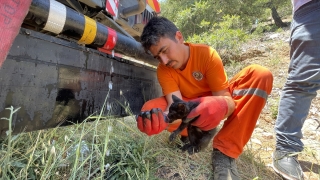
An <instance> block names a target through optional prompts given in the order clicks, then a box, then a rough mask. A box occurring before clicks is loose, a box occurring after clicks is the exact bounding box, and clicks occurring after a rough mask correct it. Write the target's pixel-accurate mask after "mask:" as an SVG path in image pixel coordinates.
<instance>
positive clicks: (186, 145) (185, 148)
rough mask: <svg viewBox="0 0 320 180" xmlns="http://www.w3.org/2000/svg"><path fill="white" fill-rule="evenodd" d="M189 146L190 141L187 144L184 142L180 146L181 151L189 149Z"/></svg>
mask: <svg viewBox="0 0 320 180" xmlns="http://www.w3.org/2000/svg"><path fill="white" fill-rule="evenodd" d="M190 146H191V144H190V143H187V144H185V145H184V146H182V148H181V150H182V151H186V150H188V149H189V147H190Z"/></svg>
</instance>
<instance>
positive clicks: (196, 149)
mask: <svg viewBox="0 0 320 180" xmlns="http://www.w3.org/2000/svg"><path fill="white" fill-rule="evenodd" d="M199 151H200V148H199V147H197V146H190V147H189V148H188V153H189V154H190V155H192V154H194V153H198V152H199Z"/></svg>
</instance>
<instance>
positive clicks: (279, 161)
mask: <svg viewBox="0 0 320 180" xmlns="http://www.w3.org/2000/svg"><path fill="white" fill-rule="evenodd" d="M297 158H298V155H296V154H295V153H294V152H286V151H280V150H276V151H275V152H274V153H273V163H272V167H273V169H274V170H275V171H276V172H277V173H278V174H279V175H281V176H282V177H283V178H285V179H288V180H302V179H303V171H302V169H301V166H300V164H299V162H298V160H297Z"/></svg>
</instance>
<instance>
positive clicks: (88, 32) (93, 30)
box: [78, 16, 97, 44]
mask: <svg viewBox="0 0 320 180" xmlns="http://www.w3.org/2000/svg"><path fill="white" fill-rule="evenodd" d="M84 18H85V26H84V31H83V34H82V37H81V39H80V40H79V41H78V42H79V43H80V44H91V43H92V42H93V40H94V38H95V37H96V34H97V23H96V21H95V20H93V19H91V18H89V17H87V16H84Z"/></svg>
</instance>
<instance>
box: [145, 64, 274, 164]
mask: <svg viewBox="0 0 320 180" xmlns="http://www.w3.org/2000/svg"><path fill="white" fill-rule="evenodd" d="M272 83H273V76H272V74H271V72H270V71H269V70H268V69H266V68H264V67H262V66H260V65H250V66H248V67H246V68H244V69H243V70H241V71H240V72H239V73H238V74H236V75H235V76H234V77H233V78H232V79H231V81H230V82H229V84H230V85H229V91H230V93H231V95H232V98H233V100H234V102H235V104H236V108H235V111H234V112H233V113H232V114H231V115H230V116H229V117H228V118H227V119H226V120H225V121H224V124H223V126H222V128H221V129H220V131H219V132H218V133H217V135H216V136H215V137H214V139H213V147H214V148H216V149H219V150H220V151H221V152H222V153H224V154H226V155H227V156H229V157H232V158H238V157H239V155H240V154H241V153H242V151H243V147H244V146H245V145H246V143H247V142H248V141H249V139H250V137H251V135H252V132H253V130H254V127H255V125H256V123H257V120H258V118H259V115H260V113H261V110H262V108H263V107H264V105H265V104H266V101H267V98H268V95H269V94H270V93H271V90H272ZM183 99H185V98H183ZM185 100H186V99H185ZM167 105H168V104H167V101H166V99H165V97H164V96H163V97H160V98H156V99H152V100H150V101H147V102H146V103H145V104H144V105H143V107H142V109H141V111H146V110H151V109H152V108H161V109H162V110H165V109H166V107H167ZM180 123H181V121H180V122H179V121H178V122H177V123H174V124H169V126H168V128H167V130H168V131H170V132H172V131H174V130H175V129H177V128H178V126H179V125H180ZM181 135H182V136H187V130H186V129H185V130H184V131H183V132H182V133H181Z"/></svg>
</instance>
